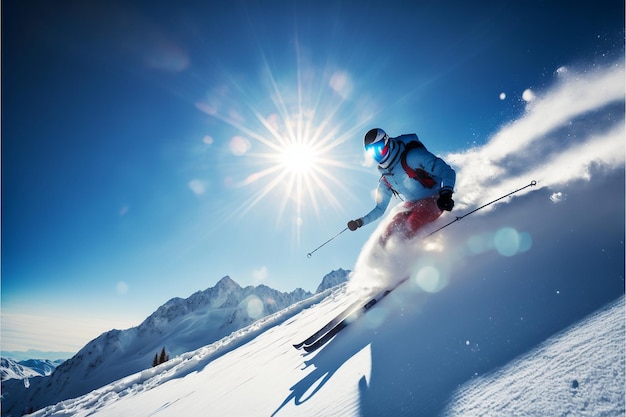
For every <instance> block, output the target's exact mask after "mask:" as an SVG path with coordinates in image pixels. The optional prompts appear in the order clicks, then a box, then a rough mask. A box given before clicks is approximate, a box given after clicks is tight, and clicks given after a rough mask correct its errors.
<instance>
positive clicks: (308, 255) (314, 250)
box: [306, 227, 348, 258]
mask: <svg viewBox="0 0 626 417" xmlns="http://www.w3.org/2000/svg"><path fill="white" fill-rule="evenodd" d="M346 230H348V228H347V227H346V228H344V229H343V230H342V231H341V232H339V233H337V234H336V235H335V236H333V237H331V238H330V239H328V240H327V241H326V242H324V243H322V244H321V245H319V246H318V247H317V248H315V249H313V250H312V251H311V252H309V253H307V254H306V257H307V258H310V257H311V255H313V254H314V253H315V252H316V251H317V250H318V249H319V248H321V247H322V246H324V245H326V244H327V243H329V242H330V241H331V240H333V239H334V238H336V237H337V236H339V235H340V234H342V233H343V232H345V231H346Z"/></svg>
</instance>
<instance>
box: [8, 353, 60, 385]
mask: <svg viewBox="0 0 626 417" xmlns="http://www.w3.org/2000/svg"><path fill="white" fill-rule="evenodd" d="M61 363H63V360H62V359H59V360H55V361H52V360H49V359H27V360H23V361H16V360H13V359H11V358H1V359H0V375H1V377H2V381H4V380H7V379H24V378H32V377H35V376H47V375H50V374H52V372H53V371H54V370H55V368H56V367H57V366H59V365H60V364H61Z"/></svg>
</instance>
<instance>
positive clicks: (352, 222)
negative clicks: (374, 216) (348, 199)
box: [348, 219, 363, 232]
mask: <svg viewBox="0 0 626 417" xmlns="http://www.w3.org/2000/svg"><path fill="white" fill-rule="evenodd" d="M361 226H363V219H356V220H350V221H349V222H348V229H350V230H352V231H353V232H354V231H355V230H356V229H358V228H359V227H361Z"/></svg>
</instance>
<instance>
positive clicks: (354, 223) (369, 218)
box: [348, 181, 392, 230]
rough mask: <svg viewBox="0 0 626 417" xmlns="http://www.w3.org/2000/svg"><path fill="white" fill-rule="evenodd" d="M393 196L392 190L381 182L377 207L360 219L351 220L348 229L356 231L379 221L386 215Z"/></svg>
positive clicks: (377, 192)
mask: <svg viewBox="0 0 626 417" xmlns="http://www.w3.org/2000/svg"><path fill="white" fill-rule="evenodd" d="M391 196H392V192H391V188H389V187H388V186H387V185H386V184H385V183H384V181H380V182H379V183H378V188H377V189H376V205H375V206H374V208H373V209H372V210H371V211H370V212H369V213H367V214H366V215H365V216H363V217H361V218H360V219H356V220H350V221H349V222H348V228H349V229H350V230H356V229H358V228H359V227H361V226H365V225H366V224H369V223H371V222H373V221H374V220H376V219H378V218H379V217H380V216H382V215H383V214H384V213H385V210H387V206H388V205H389V202H390V201H391Z"/></svg>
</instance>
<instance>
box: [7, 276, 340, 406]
mask: <svg viewBox="0 0 626 417" xmlns="http://www.w3.org/2000/svg"><path fill="white" fill-rule="evenodd" d="M348 273H349V271H344V270H339V271H333V272H331V273H330V274H328V276H327V277H325V278H324V279H323V282H324V281H325V282H331V281H332V282H340V281H341V280H343V281H344V282H345V281H346V280H347V275H348ZM311 296H312V294H311V293H309V292H306V291H304V290H302V289H296V290H294V291H292V292H290V293H282V292H280V291H276V290H274V289H272V288H269V287H267V286H264V285H259V286H256V287H253V286H249V287H246V288H242V287H241V286H239V284H237V283H236V282H234V281H233V280H232V279H231V278H230V277H224V278H222V279H221V280H220V281H219V282H218V283H217V284H216V285H215V286H214V287H212V288H208V289H206V290H204V291H198V292H196V293H194V294H192V295H191V296H190V297H188V298H186V299H182V298H173V299H171V300H169V301H168V302H166V303H165V304H164V305H162V306H161V307H159V308H158V309H157V310H156V311H155V312H154V313H153V314H152V315H150V316H149V317H148V318H147V319H146V320H144V322H143V323H141V324H140V325H139V326H137V327H134V328H131V329H127V330H111V331H109V332H106V333H103V334H102V335H100V336H99V337H97V338H96V339H94V340H93V341H91V342H89V343H88V344H87V345H86V346H85V347H84V348H83V349H81V350H80V351H79V352H78V353H77V354H76V355H75V356H74V357H72V358H71V359H69V360H67V361H65V362H64V363H63V364H61V365H60V366H59V367H58V368H57V369H56V371H55V372H54V373H53V374H52V375H50V376H48V377H36V378H30V379H28V380H25V381H20V380H10V381H3V383H2V394H3V396H2V415H9V414H10V413H14V414H15V413H16V410H17V411H18V412H19V411H22V410H37V409H39V408H42V407H44V406H47V405H50V404H55V403H57V402H58V401H61V400H64V399H68V398H73V397H77V396H80V395H83V394H85V393H87V392H89V391H91V390H93V389H96V388H99V387H101V386H103V385H105V384H108V383H110V382H112V381H115V380H117V379H119V378H123V377H125V376H127V375H130V374H132V373H135V372H138V371H141V370H144V369H146V368H150V367H151V366H152V363H153V359H154V357H155V355H156V354H157V353H159V352H160V351H161V350H162V349H164V348H165V350H166V352H167V354H168V355H169V356H170V357H174V356H176V355H179V354H182V353H185V352H189V351H191V350H195V349H197V348H199V347H201V346H205V345H207V344H210V343H212V342H214V341H216V340H220V339H222V338H224V337H225V336H228V335H229V334H231V333H232V332H235V331H237V330H238V329H241V328H242V327H245V326H247V325H249V324H250V323H253V322H254V321H255V320H257V319H259V318H261V317H264V316H266V315H268V314H273V313H276V312H277V311H280V310H282V309H284V308H285V307H287V306H289V305H292V304H294V303H297V302H299V301H302V300H305V299H309V298H310V297H311ZM34 376H35V374H33V375H29V377H34Z"/></svg>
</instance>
